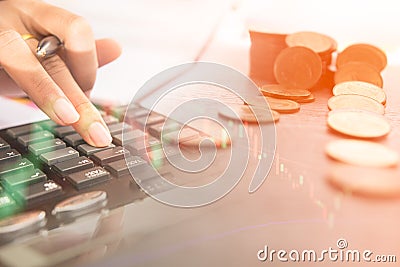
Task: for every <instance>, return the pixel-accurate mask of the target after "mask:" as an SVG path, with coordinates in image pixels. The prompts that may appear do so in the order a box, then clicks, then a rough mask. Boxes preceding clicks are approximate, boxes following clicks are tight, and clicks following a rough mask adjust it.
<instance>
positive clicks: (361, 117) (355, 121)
mask: <svg viewBox="0 0 400 267" xmlns="http://www.w3.org/2000/svg"><path fill="white" fill-rule="evenodd" d="M328 126H329V127H330V128H332V129H333V130H335V131H337V132H339V133H342V134H346V135H349V136H353V137H360V138H375V137H381V136H384V135H387V134H388V133H389V132H390V129H391V127H390V124H389V122H388V121H387V120H386V119H385V117H384V116H382V115H378V114H376V113H372V112H367V111H362V110H337V111H331V112H329V115H328Z"/></svg>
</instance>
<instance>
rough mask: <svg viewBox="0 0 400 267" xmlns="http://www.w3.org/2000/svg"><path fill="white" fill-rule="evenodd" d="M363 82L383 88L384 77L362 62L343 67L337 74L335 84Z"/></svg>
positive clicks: (350, 63)
mask: <svg viewBox="0 0 400 267" xmlns="http://www.w3.org/2000/svg"><path fill="white" fill-rule="evenodd" d="M348 81H361V82H369V83H372V84H375V85H376V86H379V87H381V88H382V86H383V80H382V76H381V74H380V73H379V71H377V70H376V69H375V68H374V67H373V66H372V65H369V64H366V63H362V62H349V63H346V64H343V65H341V66H340V67H339V68H338V70H337V71H336V73H335V84H338V83H342V82H348Z"/></svg>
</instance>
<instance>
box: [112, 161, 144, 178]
mask: <svg viewBox="0 0 400 267" xmlns="http://www.w3.org/2000/svg"><path fill="white" fill-rule="evenodd" d="M146 165H148V164H147V162H146V161H145V160H144V159H142V158H140V157H138V156H133V157H130V158H128V159H127V160H125V159H121V160H118V161H114V162H111V163H108V164H107V165H106V166H105V167H104V168H105V169H106V170H107V171H109V172H110V173H111V174H112V175H113V176H116V177H121V176H124V175H127V174H129V169H131V170H134V171H139V170H140V169H141V168H143V167H144V166H146Z"/></svg>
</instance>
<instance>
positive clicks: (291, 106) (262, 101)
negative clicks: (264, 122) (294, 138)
mask: <svg viewBox="0 0 400 267" xmlns="http://www.w3.org/2000/svg"><path fill="white" fill-rule="evenodd" d="M266 103H268V106H269V108H270V109H272V110H275V111H277V112H279V113H296V112H298V111H299V110H300V105H299V103H297V102H295V101H292V100H288V99H278V98H273V97H265V96H258V97H253V98H249V99H246V104H248V105H251V106H259V107H264V108H266V107H267V106H266Z"/></svg>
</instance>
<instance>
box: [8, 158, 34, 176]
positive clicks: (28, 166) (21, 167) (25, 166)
mask: <svg viewBox="0 0 400 267" xmlns="http://www.w3.org/2000/svg"><path fill="white" fill-rule="evenodd" d="M33 169H34V166H33V163H32V162H30V161H29V160H27V159H24V158H23V159H19V160H17V161H15V162H12V163H9V164H5V165H1V166H0V178H2V177H3V175H6V174H10V173H19V172H32V171H33Z"/></svg>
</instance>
